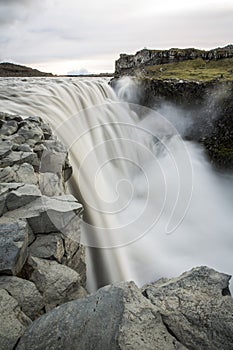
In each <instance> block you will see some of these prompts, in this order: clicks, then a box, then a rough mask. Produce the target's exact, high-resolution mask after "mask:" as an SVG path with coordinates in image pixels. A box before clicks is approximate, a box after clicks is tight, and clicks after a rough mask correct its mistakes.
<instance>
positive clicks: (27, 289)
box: [0, 276, 44, 320]
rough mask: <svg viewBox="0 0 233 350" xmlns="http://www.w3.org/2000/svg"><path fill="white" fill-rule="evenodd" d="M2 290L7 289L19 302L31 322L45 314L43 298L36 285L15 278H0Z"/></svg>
mask: <svg viewBox="0 0 233 350" xmlns="http://www.w3.org/2000/svg"><path fill="white" fill-rule="evenodd" d="M0 289H5V290H6V291H7V292H8V293H9V294H10V295H11V296H12V297H13V298H14V299H15V300H17V302H18V304H19V306H20V307H21V309H22V311H23V312H24V313H25V315H27V316H28V317H29V318H30V319H31V320H34V319H36V318H37V317H38V316H40V315H41V314H43V312H42V309H43V307H44V303H43V298H42V296H41V294H40V293H39V291H38V289H37V288H36V286H35V285H34V283H32V282H30V281H27V280H25V279H22V278H18V277H15V276H0Z"/></svg>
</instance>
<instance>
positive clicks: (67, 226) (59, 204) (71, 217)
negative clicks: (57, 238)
mask: <svg viewBox="0 0 233 350" xmlns="http://www.w3.org/2000/svg"><path fill="white" fill-rule="evenodd" d="M82 210H83V207H82V205H81V204H80V203H78V202H77V200H76V199H75V198H74V197H73V196H72V195H64V196H57V197H46V196H42V197H40V198H38V199H36V200H35V201H33V202H31V203H29V204H27V205H25V206H24V207H21V208H18V209H15V210H12V211H9V212H7V213H6V214H5V215H4V216H5V217H8V218H12V219H18V218H23V219H27V221H28V223H29V225H30V227H31V228H32V231H33V232H34V233H35V234H38V233H50V232H58V231H62V232H64V233H65V234H67V235H69V234H73V235H74V236H75V237H76V239H77V240H79V234H80V232H79V224H80V213H81V212H82Z"/></svg>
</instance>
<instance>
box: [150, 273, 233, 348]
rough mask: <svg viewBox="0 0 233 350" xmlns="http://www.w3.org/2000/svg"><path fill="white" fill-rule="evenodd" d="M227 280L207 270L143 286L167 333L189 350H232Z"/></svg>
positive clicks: (232, 309)
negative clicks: (157, 310)
mask: <svg viewBox="0 0 233 350" xmlns="http://www.w3.org/2000/svg"><path fill="white" fill-rule="evenodd" d="M229 279H230V276H228V275H226V274H223V273H219V272H217V271H215V270H212V269H210V268H208V267H198V268H194V269H192V270H191V271H189V272H185V273H184V274H182V275H181V276H180V277H178V278H173V279H161V280H159V281H158V282H156V283H154V284H151V285H148V286H145V287H144V288H143V294H144V295H145V296H146V297H147V298H148V299H149V300H150V301H151V302H152V303H153V304H154V305H155V306H156V307H157V308H158V309H159V310H160V313H161V314H162V319H163V321H164V323H165V324H166V326H167V328H168V329H169V331H170V332H171V333H172V334H173V335H174V336H175V337H176V339H178V340H179V341H180V342H181V343H182V344H184V345H185V346H186V347H187V348H188V349H190V350H192V349H193V350H204V349H205V350H218V349H224V350H230V349H233V319H232V315H233V299H232V297H231V296H230V292H229V288H228V282H229Z"/></svg>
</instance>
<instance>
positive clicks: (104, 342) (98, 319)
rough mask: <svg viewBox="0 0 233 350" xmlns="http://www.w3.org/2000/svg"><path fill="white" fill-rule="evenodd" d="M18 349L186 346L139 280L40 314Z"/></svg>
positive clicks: (100, 349) (174, 347)
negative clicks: (144, 294) (173, 333)
mask: <svg viewBox="0 0 233 350" xmlns="http://www.w3.org/2000/svg"><path fill="white" fill-rule="evenodd" d="M16 349H17V350H26V349H33V350H51V349H56V350H60V349H69V350H77V349H79V350H86V349H95V350H108V349H111V350H114V349H117V350H120V349H122V350H123V349H130V350H131V349H132V350H134V349H148V350H149V349H155V350H156V349H161V350H164V349H166V350H170V349H174V350H175V349H186V348H185V347H184V346H182V344H180V343H179V342H178V341H177V340H176V339H175V338H174V337H173V336H172V335H171V334H169V333H168V331H167V329H166V327H165V326H164V324H163V322H162V318H161V316H160V313H159V312H158V310H157V308H156V307H154V306H153V305H152V304H151V303H150V302H149V301H148V300H147V299H146V298H144V297H143V296H142V294H141V293H140V290H139V289H138V288H137V287H136V285H135V284H134V283H133V282H130V283H118V284H115V285H112V286H107V287H104V288H101V289H100V290H99V291H97V293H95V294H93V295H91V296H89V297H87V298H85V299H81V300H76V301H72V302H69V303H66V304H63V305H61V306H59V307H57V308H56V309H54V310H52V311H50V312H48V313H47V314H45V315H43V316H42V317H40V318H39V319H37V320H36V321H35V322H34V323H33V324H32V325H31V326H30V327H29V328H28V329H27V330H26V332H25V333H24V335H23V336H22V338H21V339H20V341H19V343H18V345H17V347H16Z"/></svg>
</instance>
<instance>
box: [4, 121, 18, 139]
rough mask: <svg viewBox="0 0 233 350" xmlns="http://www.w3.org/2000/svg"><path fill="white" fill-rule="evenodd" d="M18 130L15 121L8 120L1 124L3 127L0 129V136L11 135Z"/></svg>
mask: <svg viewBox="0 0 233 350" xmlns="http://www.w3.org/2000/svg"><path fill="white" fill-rule="evenodd" d="M17 129H18V124H17V122H16V121H15V120H8V121H5V122H3V125H2V127H1V129H0V135H6V136H9V135H12V134H14V133H15V132H16V131H17Z"/></svg>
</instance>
